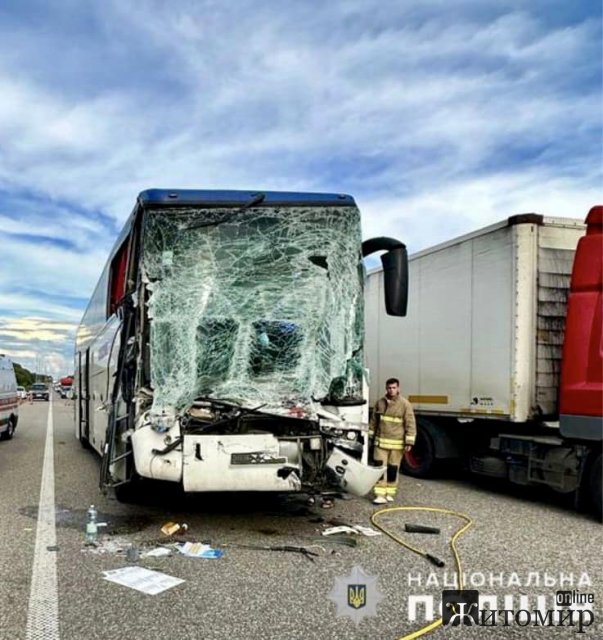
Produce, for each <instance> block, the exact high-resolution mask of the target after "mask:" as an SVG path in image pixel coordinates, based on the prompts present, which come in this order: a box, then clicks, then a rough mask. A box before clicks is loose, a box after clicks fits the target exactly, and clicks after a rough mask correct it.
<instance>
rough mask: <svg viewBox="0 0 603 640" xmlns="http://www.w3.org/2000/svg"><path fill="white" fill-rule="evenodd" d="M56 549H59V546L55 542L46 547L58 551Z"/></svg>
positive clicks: (48, 549)
mask: <svg viewBox="0 0 603 640" xmlns="http://www.w3.org/2000/svg"><path fill="white" fill-rule="evenodd" d="M58 550H59V547H58V546H57V545H56V544H53V545H51V546H49V547H46V551H58Z"/></svg>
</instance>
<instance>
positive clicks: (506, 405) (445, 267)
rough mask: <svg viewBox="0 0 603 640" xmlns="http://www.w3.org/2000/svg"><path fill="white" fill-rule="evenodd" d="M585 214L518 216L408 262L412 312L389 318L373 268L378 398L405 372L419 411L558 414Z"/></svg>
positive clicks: (370, 286) (370, 297)
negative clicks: (575, 263) (561, 365)
mask: <svg viewBox="0 0 603 640" xmlns="http://www.w3.org/2000/svg"><path fill="white" fill-rule="evenodd" d="M584 229H585V225H584V224H583V222H582V221H581V220H573V219H568V218H547V217H543V216H539V215H535V214H524V215H519V216H514V217H511V218H509V219H508V220H505V221H503V222H500V223H498V224H494V225H491V226H489V227H486V228H484V229H480V230H479V231H476V232H474V233H470V234H468V235H465V236H462V237H459V238H456V239H454V240H451V241H449V242H446V243H443V244H440V245H437V246H435V247H432V248H430V249H426V250H424V251H421V252H419V253H417V254H415V255H413V256H411V257H410V259H409V300H408V312H407V316H406V317H404V318H395V317H392V316H387V315H386V313H385V308H384V305H383V302H382V301H383V292H382V287H383V272H382V270H381V269H376V270H374V271H372V272H370V273H369V275H368V281H367V291H366V296H367V297H366V309H365V320H366V342H365V352H366V362H367V366H368V368H369V372H370V382H371V384H370V388H371V402H374V401H375V400H376V399H377V397H378V396H379V395H380V394H382V392H383V389H384V386H385V381H386V379H387V378H389V377H398V378H400V382H401V390H402V394H403V395H405V396H407V397H408V398H409V400H410V401H411V402H412V403H413V406H414V407H415V410H416V411H417V413H419V414H426V415H440V416H453V417H456V418H469V419H471V418H488V419H493V418H497V419H499V420H505V421H510V422H516V423H525V422H526V421H528V420H531V419H541V420H555V419H556V418H557V415H558V412H557V387H558V384H559V363H560V360H561V351H562V346H563V328H564V322H565V305H566V297H567V291H568V287H569V281H570V277H571V272H572V264H573V260H574V253H575V250H576V245H577V243H578V239H579V238H580V237H581V236H582V235H583V234H584Z"/></svg>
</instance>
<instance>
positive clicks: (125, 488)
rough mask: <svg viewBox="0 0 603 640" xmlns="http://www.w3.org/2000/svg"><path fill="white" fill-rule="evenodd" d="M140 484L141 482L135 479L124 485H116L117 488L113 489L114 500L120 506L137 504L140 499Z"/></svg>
mask: <svg viewBox="0 0 603 640" xmlns="http://www.w3.org/2000/svg"><path fill="white" fill-rule="evenodd" d="M142 484H143V482H142V480H140V479H139V478H136V479H134V480H131V481H130V482H128V483H126V484H120V485H117V487H115V488H114V489H113V491H114V492H115V499H116V500H117V502H121V503H122V504H137V503H139V502H140V500H141V498H142V486H141V485H142Z"/></svg>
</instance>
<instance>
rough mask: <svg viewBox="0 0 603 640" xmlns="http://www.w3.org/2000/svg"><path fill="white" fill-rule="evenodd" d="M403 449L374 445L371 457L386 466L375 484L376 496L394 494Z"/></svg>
mask: <svg viewBox="0 0 603 640" xmlns="http://www.w3.org/2000/svg"><path fill="white" fill-rule="evenodd" d="M403 453H404V451H403V449H402V448H400V449H382V448H381V447H375V450H374V452H373V458H374V459H375V460H376V461H381V463H382V465H383V466H384V467H385V468H386V472H385V474H384V475H383V477H382V478H381V480H379V482H378V483H377V484H376V485H375V495H376V496H392V498H393V497H394V496H395V495H396V491H397V489H398V469H399V468H400V463H401V462H402V454H403Z"/></svg>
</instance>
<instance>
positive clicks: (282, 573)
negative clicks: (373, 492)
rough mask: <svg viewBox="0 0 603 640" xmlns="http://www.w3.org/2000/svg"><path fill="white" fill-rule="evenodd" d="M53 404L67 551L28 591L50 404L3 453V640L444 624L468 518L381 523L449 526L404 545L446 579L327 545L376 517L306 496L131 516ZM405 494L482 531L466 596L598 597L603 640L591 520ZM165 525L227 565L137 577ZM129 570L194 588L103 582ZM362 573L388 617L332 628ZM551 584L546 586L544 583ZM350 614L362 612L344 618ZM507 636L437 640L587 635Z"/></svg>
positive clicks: (246, 498)
mask: <svg viewBox="0 0 603 640" xmlns="http://www.w3.org/2000/svg"><path fill="white" fill-rule="evenodd" d="M52 404H53V415H54V438H53V442H54V516H55V520H56V547H55V546H51V548H50V549H48V548H46V547H44V546H42V547H41V548H40V549H39V552H38V553H39V554H40V558H41V560H40V566H39V567H38V569H37V570H36V571H37V582H36V584H35V585H34V588H33V589H32V570H33V567H34V550H35V545H36V536H42V537H41V538H40V540H41V541H42V543H43V542H44V540H47V539H48V538H44V537H43V536H44V535H50V533H49V531H48V528H46V529H44V527H40V529H41V532H40V530H39V528H38V514H39V504H40V492H41V484H42V467H43V460H44V446H45V436H46V429H47V414H48V410H49V403H45V402H38V403H36V404H34V405H29V404H25V405H23V406H22V407H21V417H20V422H19V426H18V429H17V431H16V434H15V437H14V438H13V440H11V441H6V442H0V487H1V491H2V500H1V501H0V638H2V639H5V638H6V639H9V638H10V639H21V638H23V639H27V640H29V638H32V639H34V638H35V639H37V638H40V639H42V638H43V639H44V640H48V639H49V638H52V640H59V639H60V640H79V639H80V638H81V639H82V640H83V639H86V640H92V639H95V638H103V639H106V638H110V639H122V638H123V639H124V640H125V639H126V638H128V639H129V640H138V639H140V640H142V639H144V640H155V639H158V640H159V639H161V640H163V639H165V638H178V639H179V640H182V639H188V638H191V639H193V638H194V639H201V638H203V639H216V640H217V639H222V638H253V639H254V640H263V639H286V640H289V639H298V638H307V639H322V638H334V639H342V640H343V639H349V640H352V639H355V638H371V639H372V640H377V639H395V638H400V637H403V636H404V635H405V634H409V633H411V632H412V631H414V630H416V629H418V628H420V627H421V626H423V625H425V624H426V621H425V619H424V609H423V607H422V606H421V607H419V609H418V615H417V618H416V619H415V620H409V598H411V597H423V596H427V597H428V598H429V597H431V598H433V602H434V605H435V608H436V611H435V613H434V616H435V617H437V607H438V605H439V603H440V600H441V592H442V589H444V588H451V587H450V586H447V585H445V584H444V579H445V573H444V572H446V573H447V576H446V578H447V581H448V583H450V578H451V576H452V572H453V571H454V561H453V558H452V555H451V552H450V550H449V548H448V540H449V538H450V536H451V535H452V534H453V533H454V531H455V530H456V529H457V528H458V527H459V526H460V524H461V522H460V521H459V520H458V519H457V518H455V517H453V516H450V515H443V514H427V513H422V514H421V513H415V514H412V515H409V514H406V513H400V512H398V513H390V514H386V515H385V516H384V517H383V521H384V523H386V524H387V525H388V526H389V527H391V528H392V529H393V530H395V531H397V532H398V533H400V534H401V531H402V523H403V522H405V521H406V522H418V523H421V524H434V525H435V526H438V527H440V528H441V529H442V534H441V535H440V536H428V535H423V536H421V535H417V534H414V535H408V534H406V535H404V539H405V540H407V541H409V542H411V544H415V545H417V546H421V547H423V548H425V549H426V550H428V551H430V552H431V553H432V554H434V555H437V556H439V557H441V558H443V559H444V560H445V561H446V566H445V567H444V568H443V569H438V568H435V567H432V565H430V564H429V563H428V562H427V561H426V560H425V559H424V558H421V557H419V556H417V555H415V554H413V553H411V552H409V551H407V550H405V549H403V548H402V547H400V546H399V545H397V544H396V543H395V542H393V541H392V540H390V539H389V538H387V537H385V536H383V535H381V536H377V537H374V538H368V537H362V536H359V537H358V545H357V546H356V547H354V548H350V547H347V546H341V545H337V544H334V543H331V542H329V541H327V540H326V539H322V540H319V541H318V542H316V540H315V538H316V537H318V536H320V533H321V531H322V530H323V529H324V528H325V527H326V526H327V525H328V522H327V521H328V520H331V519H334V518H338V519H340V520H341V521H344V522H348V523H351V524H363V525H368V524H369V517H370V515H371V513H373V511H374V507H373V506H372V504H371V503H370V502H369V501H368V500H366V499H360V498H354V499H351V500H340V499H338V500H336V502H335V506H334V507H333V508H332V509H328V510H327V509H323V508H321V507H320V505H314V506H308V505H307V501H306V499H305V498H303V497H301V496H293V497H290V498H286V497H279V496H266V495H261V496H256V495H219V496H216V495H211V496H208V495H197V496H183V495H182V494H181V493H180V492H179V491H177V490H173V489H170V488H166V487H164V486H157V487H155V488H154V489H153V490H152V492H151V493H149V495H148V497H147V498H145V500H144V504H138V505H135V506H133V505H124V504H120V503H119V502H117V501H116V500H115V499H114V498H113V497H112V496H103V495H102V494H101V493H100V492H99V489H98V475H99V459H98V458H97V457H95V455H94V454H92V453H91V452H89V451H85V450H83V449H82V448H81V447H80V445H79V443H78V442H77V441H76V440H75V438H74V436H73V427H72V415H73V405H72V403H70V402H68V401H64V400H59V399H57V398H55V399H54V401H53V403H52ZM401 489H402V490H401V494H400V496H399V497H398V501H397V505H398V506H400V505H408V504H413V505H427V506H435V507H443V508H447V509H452V510H458V511H461V512H463V513H466V514H468V515H469V516H470V517H471V518H472V519H473V521H474V524H473V527H472V528H471V529H470V530H469V531H468V532H467V533H466V534H465V535H464V536H463V537H462V538H461V539H460V540H459V543H458V548H459V552H460V556H461V561H462V565H463V571H464V572H465V573H466V582H467V585H466V586H467V587H468V588H470V587H471V586H472V585H471V581H473V582H474V583H476V584H473V588H477V589H478V590H479V592H480V594H481V595H482V596H483V595H490V596H496V597H497V604H496V607H497V608H498V609H503V608H508V607H505V606H504V604H505V597H506V598H507V599H510V600H508V604H510V605H511V606H512V607H513V608H514V609H520V608H525V607H524V606H522V604H521V601H520V596H522V597H524V598H526V600H525V601H524V604H525V603H527V605H528V607H527V608H530V609H534V608H535V606H536V603H537V596H543V597H545V598H546V606H547V607H548V606H549V605H550V604H551V603H552V598H553V597H554V593H555V591H557V590H559V589H564V590H572V589H573V590H576V589H577V590H579V591H580V592H581V593H592V594H594V598H595V604H594V615H595V622H594V623H593V624H592V625H591V626H590V627H589V628H588V629H587V631H586V633H585V634H583V635H579V636H577V637H591V638H601V637H603V626H602V625H601V621H602V619H603V618H602V612H601V606H600V605H601V600H602V598H603V588H602V587H603V581H602V575H601V574H602V571H601V569H602V568H603V565H602V560H601V549H602V548H603V535H602V527H601V525H600V524H599V523H597V522H596V521H595V520H594V519H593V518H592V517H591V516H589V515H588V514H584V513H576V512H574V511H573V510H572V509H571V507H570V506H569V505H567V504H566V501H564V500H562V499H558V498H556V497H551V496H550V495H549V494H548V493H546V492H534V491H530V492H527V491H525V490H521V491H519V490H513V489H510V488H508V487H500V486H496V487H495V486H492V485H486V484H484V483H478V482H476V481H472V480H470V479H466V478H459V477H457V478H456V479H450V478H448V479H438V480H431V481H417V480H414V479H411V478H406V477H404V478H402V480H401ZM48 495H49V494H48V493H46V494H45V496H46V498H45V499H47V498H48ZM91 503H94V504H95V505H97V507H98V509H99V512H100V518H99V519H100V520H101V521H106V522H107V523H108V526H107V529H106V534H104V536H101V538H102V539H103V540H104V543H105V546H107V545H109V546H110V545H114V546H115V549H117V550H114V551H113V552H112V551H111V550H108V551H106V552H105V553H99V550H92V549H90V548H86V547H85V546H84V527H85V519H86V510H87V508H88V506H89V505H90V504H91ZM320 519H323V521H322V522H321V521H319V520H320ZM169 520H173V521H176V522H186V523H187V524H188V525H189V530H188V532H187V534H186V536H185V538H184V539H187V540H191V541H199V542H201V541H210V542H211V543H212V544H213V545H214V546H215V547H219V546H223V545H225V546H224V547H223V548H224V551H225V555H224V556H223V557H222V558H219V559H192V558H187V557H184V556H182V555H180V554H178V553H177V552H176V553H175V554H174V555H172V556H170V557H165V558H143V559H140V560H139V561H138V562H137V563H134V564H133V563H129V562H128V560H127V557H126V555H125V550H126V549H127V547H128V546H130V545H134V547H136V548H137V549H139V550H140V551H145V550H148V549H151V548H153V547H154V546H156V545H157V544H162V543H163V544H165V543H169V542H171V540H170V539H167V538H166V537H165V536H163V535H162V534H161V532H160V527H161V525H162V524H163V523H165V522H166V521H169ZM401 535H403V534H401ZM237 544H248V545H249V544H252V545H298V546H301V545H306V546H307V545H312V544H318V545H319V546H317V547H311V549H312V550H313V551H314V552H316V553H318V554H319V555H318V556H317V557H316V558H315V559H314V560H315V561H314V562H311V561H310V560H308V558H306V557H304V556H303V555H301V554H297V553H292V552H279V551H263V550H255V549H245V548H238V547H236V546H233V545H237ZM38 546H40V544H38ZM48 554H53V555H52V557H51V556H49V555H48ZM45 559H46V561H45ZM49 559H50V560H51V561H52V562H49V561H48V560H49ZM55 560H56V578H57V582H56V584H57V589H56V596H57V600H58V615H56V617H57V618H58V627H56V633H55V632H54V631H53V632H52V633H47V632H45V631H44V630H43V628H41V627H40V626H39V620H40V616H39V615H38V613H39V611H38V610H39V608H40V607H42V609H43V610H44V611H45V612H50V613H48V616H50V617H52V615H53V614H52V611H53V609H52V602H53V597H54V596H53V582H52V580H49V579H48V576H47V575H46V574H45V573H44V572H46V573H48V572H51V571H52V567H54V566H55V565H54V564H53V563H54V562H55ZM127 566H142V567H146V568H148V569H154V570H156V571H160V572H163V573H165V574H168V575H170V576H174V577H177V578H180V579H182V580H184V582H182V583H181V584H179V585H177V586H175V587H172V588H170V589H168V590H166V591H164V592H162V593H160V594H158V595H146V594H143V593H140V592H138V591H135V590H133V589H130V588H128V587H125V586H121V585H117V584H114V583H111V582H108V581H107V580H105V579H104V578H103V574H102V572H103V571H107V570H112V569H119V568H123V567H127ZM40 567H41V568H40ZM49 567H50V568H49ZM354 567H361V568H362V569H363V570H364V572H365V573H366V574H368V575H369V576H373V577H375V578H376V585H377V588H378V589H379V591H380V592H381V594H382V595H383V599H382V600H381V602H380V603H379V604H378V605H377V607H376V611H377V615H376V616H367V617H364V619H362V620H361V621H360V622H359V623H358V624H356V623H355V622H354V621H353V620H352V619H351V618H350V617H349V616H347V615H346V616H343V617H337V616H336V614H337V607H336V605H335V603H334V602H332V601H331V600H330V599H329V597H328V596H329V594H330V592H331V590H332V589H333V588H334V585H335V580H336V578H337V577H343V576H349V575H350V572H351V571H352V569H353V568H354ZM432 569H433V571H432ZM530 573H532V574H533V575H532V576H531V579H530V584H527V583H528V575H529V574H530ZM545 573H546V574H547V575H548V580H549V584H548V585H544V584H543V582H544V580H545ZM536 574H538V580H539V581H540V584H539V585H536V584H535V576H536ZM561 574H563V576H564V578H563V579H564V583H563V584H562V585H559V584H556V585H554V586H553V585H552V584H551V582H550V581H551V580H552V579H553V578H554V579H555V580H556V582H557V583H558V582H559V579H560V576H561ZM570 575H572V576H573V584H570V583H569V576H570ZM491 576H493V581H492V579H491ZM580 579H581V580H582V582H581V584H579V580H580ZM586 581H588V582H590V584H587V583H586ZM482 582H483V584H482ZM509 582H510V584H509ZM518 582H519V583H520V584H518ZM370 584H374V583H370ZM40 585H41V587H40ZM370 589H372V590H371V591H370V592H369V593H368V594H367V604H366V605H365V607H363V608H361V609H358V611H363V610H364V611H367V612H369V613H370V609H371V607H372V606H374V598H373V596H374V595H375V591H374V588H373V587H370ZM32 591H33V592H35V593H34V595H33V596H32ZM36 594H37V595H36ZM30 598H31V606H30ZM342 609H343V610H344V611H346V612H350V611H351V609H350V608H349V607H347V608H346V605H342ZM44 615H46V613H45V614H44ZM36 616H37V617H36ZM28 620H29V624H30V627H29V628H30V632H29V634H28V633H27V631H26V629H27V628H28V627H27V625H28ZM36 620H37V621H38V627H37V630H36V626H35V625H36ZM32 621H33V622H32ZM502 624H503V620H502V619H501V618H499V620H498V623H497V626H496V627H476V626H471V627H468V626H464V627H457V628H452V627H450V626H445V627H439V628H436V629H435V630H434V631H433V632H432V633H430V634H429V635H428V636H427V637H430V638H446V637H454V638H463V639H464V638H492V639H498V638H542V639H545V638H550V637H555V638H557V637H558V638H562V637H573V635H574V634H575V633H576V631H577V627H567V626H563V627H558V626H554V627H550V626H545V627H543V626H535V625H533V624H530V625H529V626H520V625H519V624H516V623H514V622H511V624H509V626H502ZM32 625H33V626H32ZM50 628H52V625H51V627H50ZM32 629H33V630H32Z"/></svg>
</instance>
